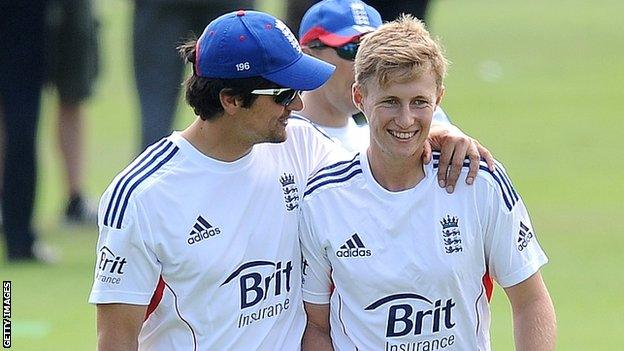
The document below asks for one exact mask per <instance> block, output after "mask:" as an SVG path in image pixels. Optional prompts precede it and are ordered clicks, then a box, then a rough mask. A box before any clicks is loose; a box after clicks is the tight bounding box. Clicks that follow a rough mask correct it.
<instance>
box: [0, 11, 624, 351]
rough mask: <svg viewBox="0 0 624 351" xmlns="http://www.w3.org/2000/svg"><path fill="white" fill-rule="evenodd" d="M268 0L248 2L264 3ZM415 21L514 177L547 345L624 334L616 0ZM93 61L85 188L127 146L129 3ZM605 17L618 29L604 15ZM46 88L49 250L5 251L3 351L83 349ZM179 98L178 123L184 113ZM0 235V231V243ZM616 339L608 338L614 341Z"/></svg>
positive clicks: (86, 242) (110, 170)
mask: <svg viewBox="0 0 624 351" xmlns="http://www.w3.org/2000/svg"><path fill="white" fill-rule="evenodd" d="M279 2H280V1H278V0H273V1H270V2H269V1H267V2H263V4H262V6H263V7H264V8H275V4H277V3H279ZM432 3H433V5H432V9H431V12H430V15H431V16H430V23H431V26H430V29H431V31H432V32H433V33H435V34H436V35H438V36H439V37H440V38H441V40H442V42H443V43H444V46H445V47H446V51H447V55H448V57H449V58H450V59H451V61H452V62H453V64H452V66H451V69H450V72H449V76H448V79H447V94H446V97H445V101H444V103H443V106H444V107H445V109H446V110H447V112H448V113H449V114H450V115H451V117H452V118H453V120H454V122H455V123H456V124H457V125H459V126H460V127H461V128H463V129H464V130H465V131H466V132H468V133H469V134H471V135H473V136H475V137H477V138H478V139H479V140H481V141H482V143H483V144H485V145H487V146H488V147H489V148H490V149H491V150H492V151H493V153H494V154H495V155H496V157H497V158H498V159H499V160H500V161H502V162H503V163H504V164H505V166H506V168H507V170H508V172H509V173H510V174H511V176H512V178H513V179H514V184H515V187H516V189H518V190H519V192H520V193H521V194H522V197H523V199H524V201H525V203H526V204H527V206H528V208H529V211H530V212H531V215H532V219H533V224H534V226H535V228H536V231H537V232H538V237H539V239H540V242H541V244H542V246H543V247H544V249H545V250H546V252H547V253H548V255H549V257H550V263H549V264H548V265H547V266H546V267H545V268H544V269H543V275H544V278H545V280H546V282H547V284H548V286H549V289H550V292H551V295H552V297H553V300H554V302H555V307H556V310H557V316H558V324H559V338H558V339H559V342H558V344H559V347H558V349H559V350H592V351H594V350H615V349H617V347H618V346H619V345H622V344H624V303H623V302H622V299H623V298H624V274H623V273H622V267H623V266H624V265H623V264H624V259H623V258H624V254H623V253H622V250H623V249H624V224H623V222H620V220H619V219H618V218H622V215H623V214H624V211H623V210H624V205H623V204H624V202H623V200H622V199H623V198H624V171H623V166H622V165H621V164H620V162H622V161H623V160H624V143H623V142H622V139H621V136H622V135H623V134H624V133H623V132H624V127H622V125H624V123H622V122H621V121H620V118H621V113H622V112H621V111H622V107H623V106H624V30H622V29H621V25H617V23H621V21H622V20H621V14H622V13H624V3H622V2H621V1H616V0H602V1H592V2H590V1H581V0H568V1H563V0H553V1H538V0H528V1H521V2H515V1H495V0H471V1H460V0H436V1H433V2H432ZM98 4H99V7H100V10H101V11H100V12H101V17H102V18H101V19H102V41H103V48H104V50H103V67H102V71H101V73H102V74H101V80H100V84H99V87H98V90H97V94H96V96H95V97H94V99H93V100H92V101H91V102H90V104H89V108H88V111H89V118H88V135H87V146H88V150H87V155H88V166H87V169H86V173H87V177H86V178H87V179H86V188H87V190H88V192H89V193H90V194H92V195H93V196H94V197H95V196H99V194H100V193H101V192H102V191H103V190H104V188H105V187H106V186H107V184H108V183H109V182H110V180H111V179H112V177H113V176H114V175H115V174H116V173H117V172H118V171H120V170H121V169H122V168H123V166H124V165H125V164H126V163H127V162H128V161H129V160H130V159H131V158H132V157H133V155H135V153H136V151H137V150H136V149H137V147H138V144H139V143H138V138H137V135H138V134H137V133H138V108H137V97H136V93H135V91H134V83H133V75H132V68H131V65H130V59H129V58H130V55H129V48H130V41H129V36H130V27H129V26H130V19H131V17H130V13H131V12H130V11H131V6H132V2H131V1H125V0H102V1H98ZM618 28H620V29H618ZM54 107H55V106H54V96H53V95H51V94H47V95H46V97H45V100H44V107H43V116H42V121H41V129H40V134H39V135H40V143H39V150H40V159H41V162H40V174H39V175H40V177H39V179H40V180H39V184H40V187H39V193H38V197H37V209H36V210H37V212H36V226H37V228H38V229H39V232H40V237H41V239H42V240H43V241H44V242H45V243H48V244H50V245H51V246H53V247H55V248H57V249H58V250H59V251H61V253H62V259H61V261H60V262H59V263H58V264H56V265H54V266H40V265H32V264H21V265H13V266H9V265H6V263H4V262H0V279H2V280H12V281H13V318H12V321H13V348H12V349H14V350H20V351H26V350H32V351H40V350H46V351H47V350H50V351H52V350H93V349H95V313H94V312H95V309H94V308H93V307H92V306H90V305H88V304H87V302H86V300H87V296H88V293H89V290H90V287H91V281H92V271H93V269H92V267H93V264H94V248H95V241H96V237H97V230H96V229H95V228H82V229H75V228H74V229H72V228H66V227H64V226H63V225H62V224H61V221H60V220H59V214H60V212H61V210H62V207H63V201H64V199H63V193H64V188H63V183H62V177H61V175H62V173H61V172H62V169H61V167H60V164H61V162H60V158H59V156H58V153H57V149H56V144H55V143H54V140H55V139H54V138H55V134H54V133H55V132H54V122H55V116H54V115H53V111H54ZM192 118H193V117H192V113H191V112H190V110H188V109H186V108H184V107H180V109H179V118H178V122H177V125H178V127H180V128H181V127H183V126H184V125H186V124H187V123H188V122H189V121H191V120H192ZM0 245H1V244H0ZM492 310H493V320H492V328H491V332H492V333H491V334H492V344H493V348H494V349H495V350H512V349H513V341H512V327H511V319H510V311H509V305H508V303H507V300H506V297H505V296H504V293H502V289H500V288H497V289H496V293H495V295H494V299H493V302H492ZM620 347H621V346H620Z"/></svg>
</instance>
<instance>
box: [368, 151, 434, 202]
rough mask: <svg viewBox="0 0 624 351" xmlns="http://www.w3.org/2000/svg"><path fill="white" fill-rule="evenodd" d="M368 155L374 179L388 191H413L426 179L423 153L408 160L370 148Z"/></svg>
mask: <svg viewBox="0 0 624 351" xmlns="http://www.w3.org/2000/svg"><path fill="white" fill-rule="evenodd" d="M366 155H367V156H368V163H369V165H370V169H371V173H372V174H373V178H375V180H376V181H377V183H379V185H381V186H382V187H383V188H384V189H386V190H388V191H403V190H407V189H411V188H413V187H415V186H416V185H418V183H420V181H421V180H423V179H424V178H425V171H424V169H423V161H422V153H416V154H415V155H414V156H412V157H408V158H396V157H392V156H390V155H387V154H384V153H383V152H382V151H376V150H374V149H373V148H371V147H370V146H369V148H368V150H367V151H366Z"/></svg>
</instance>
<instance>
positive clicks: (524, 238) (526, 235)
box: [518, 222, 534, 251]
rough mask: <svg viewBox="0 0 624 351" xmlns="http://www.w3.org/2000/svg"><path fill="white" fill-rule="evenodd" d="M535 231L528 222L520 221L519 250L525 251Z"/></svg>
mask: <svg viewBox="0 0 624 351" xmlns="http://www.w3.org/2000/svg"><path fill="white" fill-rule="evenodd" d="M533 237H534V235H533V232H532V231H531V229H530V228H529V227H527V226H526V224H524V223H522V222H520V231H519V232H518V251H523V250H524V248H526V247H527V246H528V245H529V243H530V242H531V239H533Z"/></svg>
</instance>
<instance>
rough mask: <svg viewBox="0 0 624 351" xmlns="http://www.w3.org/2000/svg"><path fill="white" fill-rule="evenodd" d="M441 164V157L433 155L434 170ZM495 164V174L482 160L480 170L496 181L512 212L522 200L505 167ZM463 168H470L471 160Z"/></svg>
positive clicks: (506, 204)
mask: <svg viewBox="0 0 624 351" xmlns="http://www.w3.org/2000/svg"><path fill="white" fill-rule="evenodd" d="M439 163H440V155H439V154H433V168H434V169H436V168H438V167H439ZM495 164H496V170H494V172H491V171H490V169H489V168H488V165H487V163H486V162H485V161H483V160H481V161H480V162H479V169H480V170H482V171H484V172H486V173H488V174H489V175H490V176H491V177H492V179H494V181H495V182H496V183H497V184H498V187H499V188H500V190H501V194H502V195H503V201H504V202H505V206H506V207H507V209H508V210H510V211H511V209H512V208H513V207H514V206H515V205H516V203H517V202H518V201H519V200H520V196H518V193H517V192H516V190H515V189H514V187H513V184H512V183H511V180H510V179H509V176H507V174H506V173H505V171H504V170H503V166H502V165H501V164H500V163H499V162H497V161H495ZM462 167H463V168H468V167H470V160H469V159H466V160H464V163H463V165H462Z"/></svg>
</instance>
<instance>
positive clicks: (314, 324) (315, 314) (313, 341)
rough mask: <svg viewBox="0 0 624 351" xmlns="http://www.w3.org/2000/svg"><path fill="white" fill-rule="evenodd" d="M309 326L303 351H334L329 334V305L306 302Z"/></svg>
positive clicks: (304, 335) (304, 337)
mask: <svg viewBox="0 0 624 351" xmlns="http://www.w3.org/2000/svg"><path fill="white" fill-rule="evenodd" d="M304 305H305V311H306V314H307V315H308V324H307V325H306V329H305V332H304V333H303V342H302V350H303V351H333V350H334V347H333V346H332V341H331V336H330V334H329V304H324V305H318V304H314V303H309V302H306V303H305V304H304Z"/></svg>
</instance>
